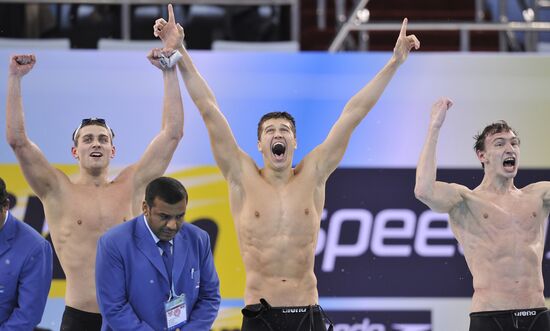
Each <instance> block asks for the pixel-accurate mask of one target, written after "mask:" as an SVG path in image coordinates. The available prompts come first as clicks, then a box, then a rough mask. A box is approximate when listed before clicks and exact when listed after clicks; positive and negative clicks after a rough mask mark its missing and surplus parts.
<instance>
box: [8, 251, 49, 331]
mask: <svg viewBox="0 0 550 331" xmlns="http://www.w3.org/2000/svg"><path fill="white" fill-rule="evenodd" d="M51 283H52V247H51V246H50V243H49V242H47V241H45V240H44V241H42V242H41V243H40V244H38V245H37V246H36V248H35V249H33V250H32V251H31V254H29V255H28V256H27V259H26V260H25V263H24V264H23V268H22V269H21V274H20V275H19V279H18V281H17V306H16V307H15V309H14V310H13V312H12V313H11V315H10V317H9V318H8V319H7V320H6V321H5V322H4V323H3V324H2V325H0V331H4V330H5V331H19V330H21V331H23V330H25V331H28V330H32V329H33V328H34V327H35V326H36V325H38V323H40V320H41V319H42V314H43V313H44V308H45V307H46V301H47V300H48V293H49V291H50V285H51Z"/></svg>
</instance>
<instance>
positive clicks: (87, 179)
mask: <svg viewBox="0 0 550 331" xmlns="http://www.w3.org/2000/svg"><path fill="white" fill-rule="evenodd" d="M107 170H108V169H107V168H105V169H102V170H97V171H89V170H86V169H81V171H80V174H79V176H78V177H77V178H76V180H75V181H74V182H75V183H76V184H81V185H93V186H96V187H99V186H103V185H105V184H108V183H109V182H110V181H109V177H108V176H107Z"/></svg>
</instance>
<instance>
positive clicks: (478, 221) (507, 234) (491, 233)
mask: <svg viewBox="0 0 550 331" xmlns="http://www.w3.org/2000/svg"><path fill="white" fill-rule="evenodd" d="M466 209H467V210H462V211H457V212H455V213H454V214H453V215H451V217H452V218H453V219H455V222H454V223H458V224H459V225H460V226H459V228H461V229H463V230H464V231H467V232H472V233H473V234H479V235H484V236H486V237H487V238H491V239H493V240H495V241H503V242H506V241H507V240H511V239H513V240H523V241H527V242H533V241H538V240H540V239H541V238H542V232H543V225H544V221H545V220H546V218H547V217H548V210H546V208H545V207H544V205H543V202H542V200H541V199H540V198H537V197H535V196H533V195H528V194H521V195H519V196H495V195H489V194H476V195H474V196H473V197H472V198H471V199H469V200H468V201H467V205H466ZM461 218H462V219H463V220H464V221H461Z"/></svg>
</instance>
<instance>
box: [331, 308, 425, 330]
mask: <svg viewBox="0 0 550 331" xmlns="http://www.w3.org/2000/svg"><path fill="white" fill-rule="evenodd" d="M327 314H328V315H329V316H330V318H331V320H332V322H333V324H334V331H431V330H432V323H431V312H430V311H394V310H392V311H368V312H366V311H330V312H327Z"/></svg>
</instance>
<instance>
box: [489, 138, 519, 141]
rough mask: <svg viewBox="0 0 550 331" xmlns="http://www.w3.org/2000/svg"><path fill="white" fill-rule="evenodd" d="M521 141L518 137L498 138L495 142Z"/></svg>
mask: <svg viewBox="0 0 550 331" xmlns="http://www.w3.org/2000/svg"><path fill="white" fill-rule="evenodd" d="M507 140H509V141H519V138H518V137H512V138H504V137H498V138H495V139H493V142H497V141H507Z"/></svg>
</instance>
